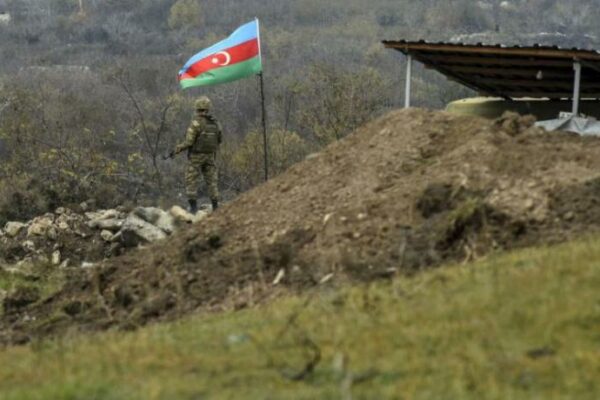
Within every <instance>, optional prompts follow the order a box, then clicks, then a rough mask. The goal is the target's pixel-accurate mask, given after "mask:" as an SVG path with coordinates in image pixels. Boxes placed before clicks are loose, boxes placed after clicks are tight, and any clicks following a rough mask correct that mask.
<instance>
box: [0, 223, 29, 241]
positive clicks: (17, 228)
mask: <svg viewBox="0 0 600 400" xmlns="http://www.w3.org/2000/svg"><path fill="white" fill-rule="evenodd" d="M25 227H27V225H26V224H23V223H21V222H7V223H6V225H5V226H4V232H5V233H6V235H7V236H8V237H11V238H14V237H15V236H17V235H18V234H19V233H21V231H22V230H23V229H24V228H25Z"/></svg>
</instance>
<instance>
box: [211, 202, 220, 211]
mask: <svg viewBox="0 0 600 400" xmlns="http://www.w3.org/2000/svg"><path fill="white" fill-rule="evenodd" d="M211 201H212V208H213V211H215V210H216V209H217V208H219V200H211Z"/></svg>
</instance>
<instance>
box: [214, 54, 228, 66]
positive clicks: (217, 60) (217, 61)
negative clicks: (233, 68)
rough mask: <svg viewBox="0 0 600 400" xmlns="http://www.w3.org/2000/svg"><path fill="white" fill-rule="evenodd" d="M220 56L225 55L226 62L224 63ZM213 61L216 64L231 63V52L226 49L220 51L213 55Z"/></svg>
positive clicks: (224, 64)
mask: <svg viewBox="0 0 600 400" xmlns="http://www.w3.org/2000/svg"><path fill="white" fill-rule="evenodd" d="M219 56H223V57H225V62H223V63H222V62H221V60H220V57H219ZM211 61H212V63H213V64H215V65H219V66H221V67H224V66H226V65H229V63H230V62H231V54H229V53H228V52H226V51H220V52H218V53H217V54H215V56H214V57H213V59H212V60H211Z"/></svg>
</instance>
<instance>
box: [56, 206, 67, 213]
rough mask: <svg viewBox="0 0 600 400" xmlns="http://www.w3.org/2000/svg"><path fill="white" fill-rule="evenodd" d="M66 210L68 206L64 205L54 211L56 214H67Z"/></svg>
mask: <svg viewBox="0 0 600 400" xmlns="http://www.w3.org/2000/svg"><path fill="white" fill-rule="evenodd" d="M66 212H67V209H66V208H64V207H58V208H57V209H56V211H54V214H56V215H62V214H66Z"/></svg>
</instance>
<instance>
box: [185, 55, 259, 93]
mask: <svg viewBox="0 0 600 400" xmlns="http://www.w3.org/2000/svg"><path fill="white" fill-rule="evenodd" d="M261 71H262V63H261V60H260V57H259V56H256V57H254V58H251V59H249V60H247V61H244V62H241V63H237V64H234V65H229V66H227V67H222V68H218V69H213V70H212V71H209V72H206V73H204V74H202V75H200V76H198V77H197V78H194V79H184V80H182V81H179V83H180V84H181V87H182V88H183V89H188V88H191V87H197V86H209V85H217V84H219V83H226V82H231V81H235V80H237V79H242V78H245V77H247V76H250V75H256V74H258V73H260V72H261Z"/></svg>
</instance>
